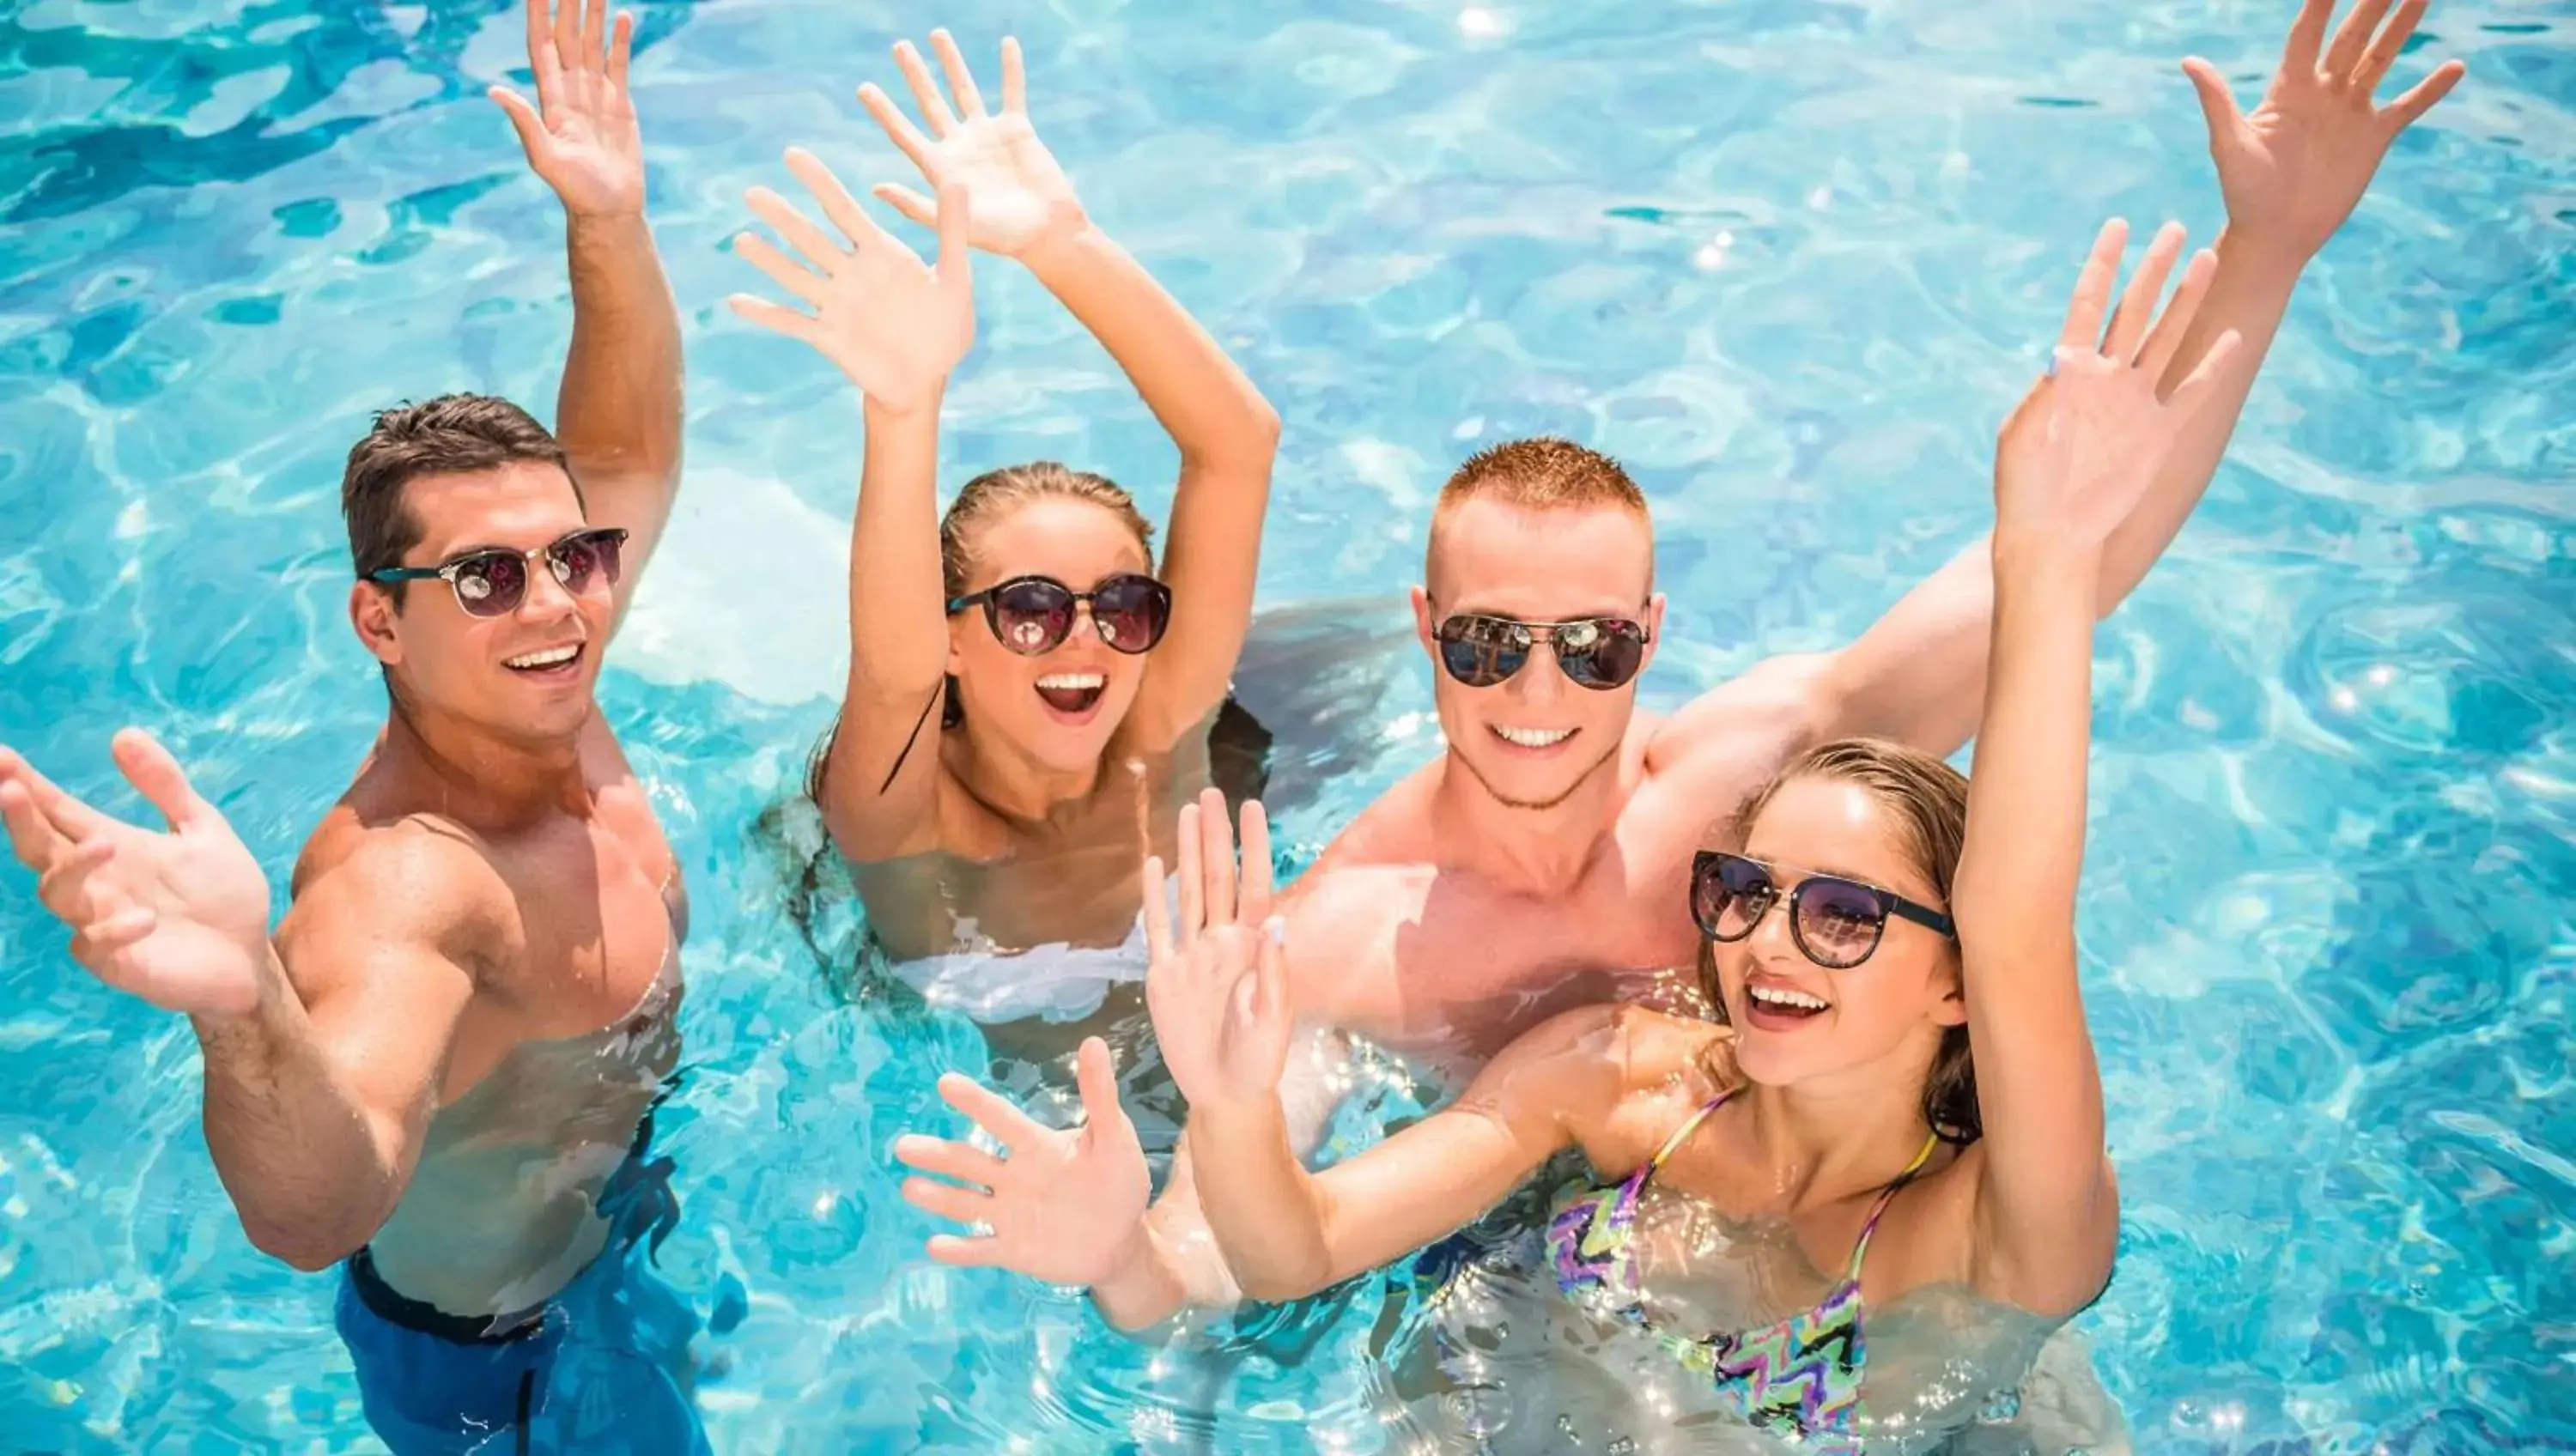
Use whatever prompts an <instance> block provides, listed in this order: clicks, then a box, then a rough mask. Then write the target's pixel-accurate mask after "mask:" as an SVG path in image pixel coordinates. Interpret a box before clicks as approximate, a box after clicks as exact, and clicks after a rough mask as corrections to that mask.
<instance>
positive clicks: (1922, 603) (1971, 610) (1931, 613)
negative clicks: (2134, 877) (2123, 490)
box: [1657, 0, 2464, 758]
mask: <svg viewBox="0 0 2576 1456" xmlns="http://www.w3.org/2000/svg"><path fill="white" fill-rule="evenodd" d="M2429 3H2430V0H2404V3H2403V4H2401V5H2399V6H2398V7H2397V8H2396V10H2395V13H2394V15H2393V16H2392V15H2391V14H2390V11H2389V7H2388V6H2387V5H2385V4H2381V5H2376V6H2373V5H2362V6H2356V7H2355V8H2354V9H2353V11H2352V13H2351V14H2350V15H2349V16H2348V17H2347V18H2346V21H2345V24H2344V25H2343V27H2342V28H2341V29H2340V31H2339V32H2338V33H2337V34H2336V35H2335V37H2334V39H2333V42H2332V44H2331V45H2330V46H2329V45H2328V44H2327V43H2326V31H2327V24H2328V21H2329V20H2330V19H2331V18H2332V14H2333V10H2334V5H2333V0H2304V3H2303V5H2302V7H2301V9H2300V13H2299V18H2298V20H2297V22H2296V23H2295V24H2294V26H2293V27H2292V30H2291V33H2290V39H2289V44H2288V46H2287V47H2286V49H2285V50H2284V52H2283V55H2282V60H2281V66H2280V69H2279V72H2278V74H2277V75H2276V76H2275V77H2274V79H2273V82H2272V85H2271V88H2270V90H2269V92H2268V93H2267V94H2266V95H2265V97H2264V99H2263V102H2262V104H2261V105H2260V106H2259V107H2257V108H2256V110H2255V111H2254V112H2253V113H2252V114H2251V115H2250V116H2249V115H2247V114H2246V113H2244V112H2242V111H2240V110H2238V109H2237V106H2236V103H2235V101H2234V99H2233V98H2232V97H2231V96H2230V95H2229V94H2228V91H2227V87H2226V84H2225V82H2224V81H2222V80H2221V79H2220V78H2219V76H2218V73H2217V71H2216V70H2215V69H2214V68H2212V67H2211V66H2210V65H2209V63H2208V62H2206V61H2202V60H2198V59H2194V60H2191V61H2187V62H2185V63H2184V69H2185V70H2186V72H2187V73H2188V74H2189V75H2190V77H2191V80H2192V83H2193V85H2194V86H2195V87H2196V88H2197V90H2198V92H2199V95H2200V100H2201V105H2202V110H2203V112H2204V113H2205V115H2206V119H2207V121H2208V123H2209V133H2210V153H2211V157H2212V160H2213V161H2214V162H2215V163H2216V166H2217V171H2218V180H2219V185H2220V189H2221V190H2222V191H2223V192H2224V193H2225V195H2226V200H2227V227H2226V230H2225V232H2224V233H2222V234H2221V236H2220V238H2219V242H2218V247H2217V260H2218V261H2217V274H2216V277H2215V279H2214V280H2213V281H2212V283H2211V284H2210V289H2209V295H2208V298H2207V300H2206V301H2205V302H2204V303H2203V305H2202V306H2201V308H2200V311H2199V315H2198V317H2196V318H2195V319H2194V320H2193V321H2192V327H2191V331H2190V333H2189V334H2188V335H2186V336H2185V337H2184V339H2183V340H2182V342H2181V344H2180V346H2179V347H2178V348H2177V349H2176V350H2175V353H2174V356H2173V359H2172V362H2171V363H2170V365H2169V366H2168V367H2167V369H2166V370H2165V372H2164V374H2163V376H2162V379H2161V384H2162V386H2163V388H2164V390H2165V391H2166V392H2167V394H2168V395H2170V393H2171V392H2172V390H2173V389H2174V388H2175V387H2176V386H2177V385H2179V384H2180V383H2181V381H2182V380H2183V379H2185V378H2186V377H2189V376H2190V375H2192V374H2193V373H2195V372H2196V371H2197V370H2198V369H2199V368H2200V367H2201V365H2202V364H2204V363H2205V362H2207V360H2208V358H2209V353H2210V347H2211V345H2212V343H2213V342H2214V341H2215V340H2217V339H2218V338H2219V337H2221V336H2222V335H2225V334H2231V333H2232V334H2234V335H2236V336H2237V337H2238V338H2239V339H2241V340H2242V341H2243V343H2242V346H2241V347H2239V348H2238V349H2237V351H2236V353H2235V354H2234V356H2233V357H2232V358H2230V359H2229V361H2228V362H2227V365H2226V367H2225V368H2224V369H2223V370H2221V371H2219V372H2218V373H2217V374H2216V375H2215V376H2214V377H2213V382H2212V384H2211V393H2210V396H2209V404H2208V407H2207V409H2206V410H2205V411H2203V412H2202V413H2201V414H2199V415H2198V416H2197V417H2195V418H2194V419H2192V420H2191V421H2190V422H2188V423H2187V424H2185V425H2184V426H2182V428H2181V432H2180V433H2179V435H2178V436H2177V437H2176V439H2175V441H2174V444H2173V450H2172V453H2171V454H2170V455H2169V456H2168V457H2167V458H2166V459H2165V461H2164V463H2163V465H2162V467H2161V468H2160V469H2159V470H2158V472H2157V474H2156V478H2155V482H2154V485H2153V487H2152V488H2151V489H2150V490H2148V491H2147V492H2146V493H2145V494H2144V495H2142V496H2140V497H2139V498H2138V501H2137V504H2136V506H2135V507H2134V508H2133V509H2132V511H2131V512H2130V514H2129V515H2128V517H2127V518H2126V519H2124V520H2122V521H2121V522H2120V523H2119V526H2118V529H2117V530H2116V531H2114V532H2113V533H2112V535H2111V537H2110V539H2109V540H2108V541H2107V542H2106V543H2104V547H2103V550H2102V554H2101V561H2100V563H2099V565H2098V567H2097V569H2096V573H2095V577H2094V582H2093V588H2094V590H2093V605H2094V610H2095V611H2096V612H2097V613H2100V614H2104V615H2107V614H2109V613H2110V612H2111V611H2112V609H2114V608H2116V607H2117V606H2119V604H2120V603H2121V602H2122V601H2123V600H2125V599H2126V598H2127V597H2128V595H2129V593H2130V592H2131V591H2132V590H2134V589H2135V588H2136V587H2137V585H2138V583H2139V582H2140V581H2142V580H2144V579H2145V577H2146V574H2147V572H2148V570H2149V569H2150V568H2151V567H2153V566H2154V565H2155V563H2156V560H2157V558H2158V557H2160V556H2162V555H2163V554H2164V551H2165V548H2166V547H2167V546H2169V545H2171V544H2172V542H2173V539H2174V537H2175V536H2176V534H2178V533H2179V532H2180V531H2181V530H2182V525H2183V522H2184V521H2186V520H2187V519H2189V518H2190V516H2191V513H2192V511H2193V509H2194V508H2195V507H2197V506H2198V505H2199V503H2200V499H2201V496H2202V494H2203V493H2204V492H2206V491H2207V490H2208V488H2209V483H2210V480H2211V479H2212V478H2213V477H2214V476H2215V475H2216V473H2217V470H2218V465H2219V461H2220V460H2221V459H2222V458H2223V457H2224V456H2225V454H2226V451H2227V444H2228V441H2229V440H2230V439H2231V438H2232V437H2233V436H2234V434H2235V430H2236V422H2237V420H2238V419H2239V417H2240V416H2241V415H2242V414H2243V411H2244V406H2245V401H2246V398H2247V396H2248V395H2249V393H2250V392H2251V391H2252V389H2253V386H2254V379H2255V376H2256V374H2257V373H2258V372H2259V371H2260V370H2261V368H2262V364H2263V360H2264V358H2265V356H2266V355H2267V354H2268V353H2269V352H2270V349H2271V346H2272V341H2273V339H2274V338H2275V337H2276V336H2277V335H2278V333H2279V331H2280V327H2281V320H2282V318H2283V316H2284V314H2285V313H2286V312H2287V311H2288V308H2289V304H2290V298H2291V295H2292V293H2293V292H2294V291H2295V289H2296V288H2297V286H2298V281H2299V277H2300V274H2301V273H2302V272H2303V271H2304V270H2305V269H2306V267H2307V265H2308V262H2309V260H2310V259H2312V258H2313V257H2315V256H2316V253H2317V251H2318V250H2319V249H2321V248H2323V247H2324V246H2325V244H2326V242H2327V240H2328V239H2329V238H2331V237H2332V236H2333V235H2334V233H2335V231H2336V229H2338V228H2339V227H2341V226H2342V225H2343V221H2344V219H2345V218H2347V217H2349V216H2350V215H2351V213H2352V210H2353V208H2354V207H2355V206H2356V205H2357V204H2358V203H2359V202H2360V200H2361V196H2362V194H2363V193H2364V192H2365V191H2366V190H2367V189H2368V188H2369V186H2370V179H2371V177H2372V175H2373V174H2374V173H2375V172H2376V171H2377V170H2378V167H2379V163H2380V160H2381V159H2382V158H2383V157H2384V156H2385V155H2386V154H2387V150H2388V147H2389V144H2390V143H2391V142H2393V141H2394V140H2395V139H2396V137H2397V135H2398V134H2399V133H2400V132H2402V131H2404V130H2405V129H2406V128H2407V127H2408V126H2411V125H2413V124H2414V123H2415V121H2416V120H2418V119H2419V118H2421V117H2422V116H2423V115H2424V114H2425V113H2426V112H2427V111H2429V110H2431V109H2432V107H2433V105H2434V104H2435V103H2436V102H2438V101H2440V100H2441V99H2442V97H2443V96H2444V95H2446V94H2448V93H2449V91H2450V90H2451V88H2452V87H2453V86H2454V85H2456V84H2458V82H2459V79H2460V77H2461V75H2462V74H2463V70H2464V68H2463V67H2462V66H2461V64H2460V63H2459V62H2458V61H2451V62H2447V63H2445V64H2443V65H2442V66H2440V67H2439V68H2437V69H2436V70H2435V71H2434V72H2433V73H2432V74H2431V75H2430V76H2428V77H2426V78H2425V79H2424V80H2423V81H2422V82H2420V83H2418V84H2417V85H2416V86H2414V87H2413V88H2411V89H2410V90H2408V91H2406V92H2405V93H2404V94H2403V95H2401V96H2399V97H2398V98H2397V100H2396V101H2394V102H2392V103H2390V104H2389V105H2388V106H2385V107H2378V106H2375V105H2374V104H2373V101H2372V97H2373V94H2374V93H2375V92H2376V91H2377V89H2378V88H2379V86H2380V84H2381V83H2382V82H2384V81H2385V80H2386V79H2387V77H2388V74H2389V72H2390V70H2391V69H2392V68H2393V67H2394V66H2395V64H2396V61H2397V59H2398V57H2399V55H2400V54H2401V53H2402V52H2403V51H2404V49H2405V46H2406V42H2407V40H2408V39H2409V38H2410V37H2411V36H2412V35H2413V34H2414V31H2415V27H2416V25H2417V23H2418V22H2419V21H2420V20H2422V18H2423V16H2424V13H2425V10H2426V7H2427V5H2428V4H2429ZM2383 19H2385V20H2386V21H2387V24H2386V25H2385V27H2382V26H2381V24H2380V22H2381V21H2382V20H2383ZM2164 245H2165V239H2164V238H2162V237H2160V238H2159V239H2158V246H2159V247H2162V246H2164ZM2180 245H2181V239H2180V237H2179V235H2178V234H2177V235H2175V236H2174V237H2173V241H2172V246H2173V247H2175V248H2176V249H2179V247H2180ZM2097 246H2098V245H2097ZM2152 304H2153V300H2152V299H2148V300H2143V301H2142V302H2141V303H2140V305H2138V306H2141V307H2152ZM2128 306H2129V305H2126V304H2124V305H2123V307H2124V309H2125V308H2127V307H2128ZM1993 554H1994V553H1993V546H1992V543H1991V542H1990V541H1979V542H1976V543H1974V544H1972V545H1970V546H1968V547H1967V548H1966V549H1965V550H1963V551H1961V552H1960V553H1959V555H1958V556H1957V557H1955V558H1953V559H1952V560H1951V561H1950V563H1949V564H1948V565H1946V566H1944V567H1942V568H1941V569H1940V570H1939V571H1937V572H1935V573H1934V574H1933V575H1932V576H1930V577H1929V578H1927V579H1925V580H1924V581H1923V582H1922V583H1921V584H1920V585H1918V586H1916V587H1915V588H1914V589H1913V590H1912V591H1910V592H1908V593H1907V594H1906V595H1905V597H1904V598H1903V599H1902V600H1901V601H1899V602H1898V603H1897V604H1896V605H1895V606H1894V607H1893V608H1891V609H1889V611H1888V613H1887V615H1886V616H1884V617H1882V618H1880V619H1879V621H1878V622H1877V623H1876V624H1875V625H1874V626H1872V627H1871V628H1870V629H1869V631H1868V632H1866V633H1865V634H1863V635H1862V636H1861V638H1860V639H1859V640H1858V641H1856V642H1854V643H1852V644H1851V645H1850V646H1849V647H1847V648H1845V649H1843V650H1842V651H1841V652H1839V653H1835V654H1833V655H1832V656H1831V657H1829V658H1826V659H1823V660H1822V664H1821V665H1822V667H1823V668H1824V670H1822V671H1817V672H1813V673H1810V674H1808V676H1809V678H1810V679H1811V681H1810V685H1809V687H1808V688H1807V689H1806V693H1807V697H1808V702H1807V704H1806V706H1805V709H1804V711H1803V712H1802V713H1800V714H1799V715H1798V721H1797V722H1796V723H1795V724H1794V732H1793V734H1792V735H1791V737H1792V739H1793V740H1813V739H1816V738H1833V737H1843V736H1847V735H1868V736H1872V737H1881V738H1893V739H1897V740H1899V741H1902V742H1906V743H1911V744H1913V745H1915V746H1917V747H1919V748H1923V749H1926V750H1929V751H1931V752H1935V753H1941V754H1948V753H1951V752H1953V751H1955V750H1956V749H1957V748H1958V747H1959V746H1960V745H1961V744H1963V743H1965V742H1967V740H1968V739H1969V738H1970V737H1971V736H1973V735H1974V734H1975V733H1976V731H1977V719H1978V714H1979V711H1980V706H1981V704H1982V703H1983V701H1984V697H1985V690H1986V653H1987V646H1988V638H1989V634H1990V631H1991V627H1992V622H1993V616H1994V607H1995V588H1994V575H1993V571H1992V566H1991V562H1992V558H1993ZM1733 687H1734V685H1733V684H1729V685H1727V686H1726V687H1721V688H1719V689H1717V690H1716V691H1714V692H1713V693H1711V694H1710V695H1709V696H1708V697H1707V698H1705V699H1703V700H1702V701H1701V702H1700V703H1695V704H1693V705H1692V706H1691V707H1690V708H1688V709H1685V710H1684V711H1683V712H1682V713H1680V714H1677V715H1676V716H1675V718H1674V719H1673V721H1672V722H1671V723H1670V724H1668V725H1666V727H1665V729H1664V730H1663V736H1662V737H1659V739H1658V743H1657V751H1658V753H1659V754H1660V755H1662V756H1664V757H1667V758H1671V757H1677V756H1681V755H1684V754H1688V753H1693V752H1696V748H1695V747H1694V745H1697V744H1699V743H1702V742H1706V741H1713V740H1715V739H1719V738H1723V737H1725V736H1726V735H1727V733H1728V732H1729V731H1730V725H1731V724H1732V723H1733V722H1734V720H1735V718H1736V710H1737V708H1738V707H1739V706H1740V703H1739V702H1738V699H1740V698H1741V697H1742V696H1743V695H1742V694H1740V693H1733V692H1731V689H1733ZM1665 737H1668V738H1670V739H1671V743H1670V744H1669V745H1667V744H1666V743H1665V742H1664V738H1665Z"/></svg>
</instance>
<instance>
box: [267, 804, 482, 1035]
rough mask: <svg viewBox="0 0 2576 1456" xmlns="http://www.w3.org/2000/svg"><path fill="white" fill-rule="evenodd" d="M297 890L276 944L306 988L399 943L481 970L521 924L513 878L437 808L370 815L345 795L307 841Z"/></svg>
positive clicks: (297, 873)
mask: <svg viewBox="0 0 2576 1456" xmlns="http://www.w3.org/2000/svg"><path fill="white" fill-rule="evenodd" d="M291 895H292V900H291V902H290V904H289V905H288V908H287V912H286V915H285V918H284V919H283V920H282V921H281V922H280V923H279V926H278V935H277V940H278V948H279V952H280V955H281V958H282V959H283V960H284V962H285V964H286V970H287V975H288V978H289V979H290V980H292V981H294V982H295V983H296V985H297V986H298V987H299V988H301V989H304V990H306V991H308V992H309V991H311V990H312V989H313V988H314V987H315V986H316V985H317V984H318V983H320V982H321V981H324V980H328V979H330V978H331V977H333V976H334V975H336V974H337V973H338V969H339V968H340V967H342V966H345V965H346V964H347V963H348V962H350V961H352V960H355V959H360V958H364V957H367V956H369V955H371V954H372V953H374V952H376V951H379V950H382V949H389V948H395V947H401V948H406V949H419V950H429V951H434V952H436V953H438V954H440V955H442V956H444V957H446V958H448V959H450V960H453V961H455V962H457V963H458V964H460V965H464V966H466V967H468V968H469V969H480V968H481V967H484V966H488V965H490V964H492V963H494V961H495V960H496V959H497V958H499V957H500V956H502V955H504V954H505V953H506V946H507V943H508V942H509V940H510V939H511V938H512V936H513V935H514V933H515V931H514V927H515V925H516V923H517V915H516V907H515V902H514V901H513V899H512V897H511V895H510V892H509V887H508V885H507V884H505V883H504V882H503V880H502V878H501V876H500V873H499V871H498V870H497V869H496V868H495V867H494V866H493V864H492V862H491V860H490V858H489V857H488V856H487V854H486V853H485V852H484V850H483V848H482V847H481V846H480V845H479V844H478V843H477V841H476V840H475V838H474V836H473V835H472V834H471V833H470V832H468V831H467V830H465V829H464V828H462V827H460V826H458V825H456V824H455V823H453V822H451V821H449V820H447V819H444V818H442V817H440V816H438V815H434V814H405V815H401V816H399V817H395V818H391V819H376V820H370V819H368V818H366V817H363V816H361V815H360V814H359V813H358V812H357V810H356V809H355V808H354V807H353V806H352V805H351V804H350V803H349V802H348V801H346V800H343V801H342V802H341V803H340V804H337V805H335V806H333V808H332V810H331V812H330V814H328V815H327V816H325V817H324V819H323V821H322V824H321V826H320V827H319V828H317V829H315V830H314V831H313V836H312V838H310V839H309V840H307V841H306V842H305V845H304V851H303V853H302V854H301V855H299V856H298V857H297V859H296V864H295V876H294V880H293V882H292V888H291Z"/></svg>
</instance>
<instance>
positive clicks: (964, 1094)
mask: <svg viewBox="0 0 2576 1456" xmlns="http://www.w3.org/2000/svg"><path fill="white" fill-rule="evenodd" d="M939 1097H940V1100H941V1101H943V1102H945V1103H947V1104H948V1105H949V1106H951V1107H954V1108H956V1109H957V1110H958V1111H959V1112H962V1113H964V1114H966V1116H967V1117H968V1118H970V1119H972V1120H973V1121H974V1123H975V1125H976V1126H977V1127H980V1128H982V1129H983V1130H984V1131H986V1132H988V1133H991V1134H992V1135H993V1136H994V1137H996V1138H999V1139H1001V1142H1002V1146H1003V1147H1006V1148H1010V1149H1012V1150H1014V1151H1017V1150H1018V1149H1020V1148H1021V1147H1024V1146H1026V1145H1027V1144H1029V1143H1031V1142H1034V1141H1036V1140H1037V1139H1038V1138H1039V1137H1040V1136H1041V1135H1042V1134H1044V1133H1045V1132H1046V1129H1045V1128H1042V1127H1040V1126H1038V1125H1037V1123H1036V1122H1034V1121H1032V1120H1031V1119H1030V1117H1029V1115H1028V1114H1027V1113H1025V1112H1022V1111H1021V1110H1020V1109H1019V1108H1017V1107H1015V1106H1013V1105H1012V1104H1011V1101H1010V1099H1009V1098H1007V1097H1004V1096H1003V1095H1002V1094H1000V1093H998V1092H996V1091H994V1090H993V1089H991V1088H990V1087H987V1086H985V1085H984V1084H983V1083H981V1082H978V1081H976V1080H975V1079H974V1078H972V1077H969V1076H965V1075H963V1074H962V1073H957V1072H951V1073H949V1074H948V1075H946V1076H944V1077H942V1078H940V1079H939Z"/></svg>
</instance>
